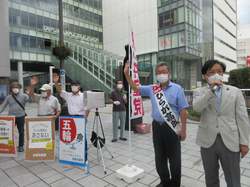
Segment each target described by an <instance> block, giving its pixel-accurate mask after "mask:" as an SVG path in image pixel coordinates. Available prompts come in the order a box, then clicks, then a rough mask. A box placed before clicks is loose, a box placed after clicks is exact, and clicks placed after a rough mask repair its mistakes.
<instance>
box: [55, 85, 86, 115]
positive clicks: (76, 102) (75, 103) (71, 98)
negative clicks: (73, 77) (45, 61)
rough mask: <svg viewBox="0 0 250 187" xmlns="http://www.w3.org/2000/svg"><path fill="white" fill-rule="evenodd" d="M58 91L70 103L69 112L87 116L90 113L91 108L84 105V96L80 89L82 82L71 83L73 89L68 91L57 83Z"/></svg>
mask: <svg viewBox="0 0 250 187" xmlns="http://www.w3.org/2000/svg"><path fill="white" fill-rule="evenodd" d="M56 88H57V91H58V92H59V93H60V96H61V97H62V98H63V99H65V101H66V102H67V105H68V112H69V114H70V115H72V116H85V117H86V118H87V117H88V115H89V110H87V108H86V107H85V105H84V96H83V93H82V92H81V91H80V83H79V82H78V81H75V82H72V83H71V91H72V92H67V91H65V90H62V89H61V86H60V85H58V84H56Z"/></svg>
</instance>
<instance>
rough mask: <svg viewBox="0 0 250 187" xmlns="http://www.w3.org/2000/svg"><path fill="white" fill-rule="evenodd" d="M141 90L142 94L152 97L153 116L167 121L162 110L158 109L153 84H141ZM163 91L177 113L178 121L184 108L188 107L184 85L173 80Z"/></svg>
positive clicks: (161, 120)
mask: <svg viewBox="0 0 250 187" xmlns="http://www.w3.org/2000/svg"><path fill="white" fill-rule="evenodd" d="M140 92H141V95H142V96H148V97H150V100H151V104H152V118H153V119H154V120H156V121H159V122H165V121H164V119H163V118H162V117H161V114H160V111H159V109H158V106H157V103H156V100H155V96H154V93H153V89H152V85H145V86H144V85H142V86H140ZM163 92H164V94H165V96H166V99H167V101H168V104H169V105H170V107H171V109H172V111H173V112H174V113H175V116H176V119H177V121H178V119H179V116H180V111H181V110H182V109H185V108H188V103H187V100H186V97H185V94H184V91H183V89H182V87H181V86H180V85H178V84H175V83H173V82H169V85H168V86H167V87H166V88H165V89H164V90H163Z"/></svg>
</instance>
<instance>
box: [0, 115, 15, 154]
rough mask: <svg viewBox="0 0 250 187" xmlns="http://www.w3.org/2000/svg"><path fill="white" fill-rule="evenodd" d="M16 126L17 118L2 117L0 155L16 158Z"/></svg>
mask: <svg viewBox="0 0 250 187" xmlns="http://www.w3.org/2000/svg"><path fill="white" fill-rule="evenodd" d="M14 124H15V117H12V116H6V117H4V116H1V117H0V155H3V156H16V146H15V138H14V137H15V136H14Z"/></svg>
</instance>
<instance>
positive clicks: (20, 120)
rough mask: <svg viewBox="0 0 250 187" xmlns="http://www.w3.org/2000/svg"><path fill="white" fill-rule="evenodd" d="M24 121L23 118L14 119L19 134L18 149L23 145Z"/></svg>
mask: <svg viewBox="0 0 250 187" xmlns="http://www.w3.org/2000/svg"><path fill="white" fill-rule="evenodd" d="M24 121H25V116H22V117H16V125H17V129H18V133H19V147H21V146H23V144H24Z"/></svg>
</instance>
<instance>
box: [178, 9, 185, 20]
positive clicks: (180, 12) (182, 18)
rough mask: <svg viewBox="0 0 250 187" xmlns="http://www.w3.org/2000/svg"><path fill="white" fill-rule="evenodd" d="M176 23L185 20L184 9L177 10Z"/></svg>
mask: <svg viewBox="0 0 250 187" xmlns="http://www.w3.org/2000/svg"><path fill="white" fill-rule="evenodd" d="M177 11H178V23H182V22H184V20H185V17H184V7H181V8H178V10H177Z"/></svg>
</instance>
